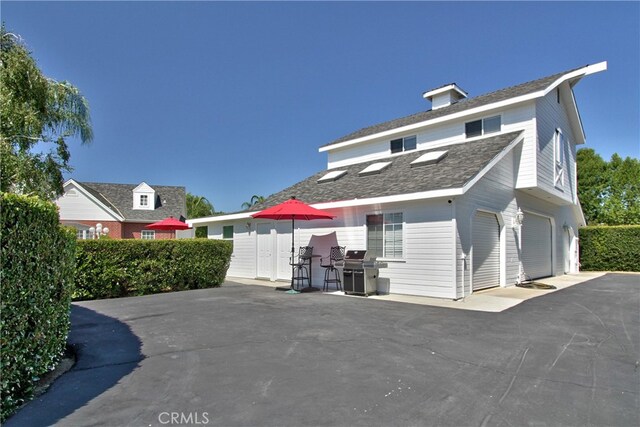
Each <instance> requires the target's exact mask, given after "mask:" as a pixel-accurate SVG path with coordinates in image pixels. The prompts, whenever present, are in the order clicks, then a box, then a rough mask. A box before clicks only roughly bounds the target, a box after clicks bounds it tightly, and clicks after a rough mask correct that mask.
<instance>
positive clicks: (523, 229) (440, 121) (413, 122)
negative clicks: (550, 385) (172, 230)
mask: <svg viewBox="0 0 640 427" xmlns="http://www.w3.org/2000/svg"><path fill="white" fill-rule="evenodd" d="M603 70H606V62H602V63H599V64H595V65H590V66H585V67H581V68H577V69H574V70H570V71H566V72H562V73H558V74H555V75H552V76H549V77H545V78H542V79H538V80H535V81H531V82H528V83H524V84H521V85H517V86H513V87H509V88H506V89H502V90H498V91H496V92H492V93H489V94H486V95H482V96H478V97H475V98H469V99H467V98H466V96H467V94H466V93H465V92H464V91H463V90H462V89H460V88H459V87H458V86H457V85H455V84H449V85H446V86H442V87H439V88H437V89H434V90H431V91H428V92H426V93H425V94H424V95H423V96H424V98H425V99H427V100H428V101H431V104H432V109H431V110H428V111H425V112H420V113H417V114H414V115H411V116H408V117H404V118H401V119H397V120H391V121H388V122H384V123H381V124H378V125H375V126H370V127H367V128H364V129H361V130H359V131H357V132H354V133H352V134H349V135H347V136H344V137H342V138H339V139H337V140H335V141H333V142H331V143H329V144H327V145H324V146H323V147H320V152H322V153H327V155H328V168H327V170H324V171H321V172H318V173H316V174H314V175H312V176H310V177H309V178H307V179H305V180H304V181H301V182H299V183H297V184H295V185H293V186H291V187H289V188H287V189H285V190H283V191H281V192H279V193H276V194H274V195H272V196H270V197H268V198H267V199H266V200H265V201H264V202H263V203H261V204H259V205H256V206H254V207H252V208H251V212H249V211H245V212H240V213H236V214H229V215H223V216H219V217H210V218H202V219H195V220H192V221H189V223H192V224H194V225H197V226H202V225H207V226H208V230H209V237H210V238H214V239H233V242H234V252H233V257H232V261H231V266H230V268H229V272H228V274H229V275H231V276H240V277H249V278H266V279H270V280H279V279H284V280H286V279H287V278H289V277H290V274H291V269H290V267H289V264H288V257H289V251H290V247H291V231H290V226H291V224H290V222H288V221H280V222H278V221H266V220H253V219H252V218H251V217H250V214H251V213H252V212H256V211H260V210H262V209H264V208H266V207H269V206H273V205H275V204H278V203H280V202H283V201H285V200H287V199H289V198H290V197H291V196H295V197H296V198H298V199H299V200H302V201H304V202H306V203H309V204H312V205H313V206H314V207H316V208H319V209H324V210H327V211H329V212H330V213H332V214H334V215H336V218H335V219H334V220H322V221H296V228H299V230H298V229H296V232H295V237H296V242H295V246H302V245H305V244H307V243H308V242H309V241H310V239H311V236H312V235H323V234H328V233H331V232H334V231H335V232H336V235H337V240H338V242H339V244H340V245H344V246H346V247H347V249H367V250H369V251H371V252H372V253H374V254H376V255H377V257H378V259H380V260H384V261H386V262H387V263H388V268H385V269H381V270H380V280H379V283H380V284H381V285H382V287H383V288H385V289H387V290H388V291H389V292H390V293H397V294H413V295H426V296H433V297H443V298H453V299H456V298H462V297H464V296H466V295H469V294H471V293H473V292H474V291H477V290H479V289H482V288H486V287H491V286H510V285H514V284H516V283H519V282H522V281H524V280H526V279H535V278H540V277H545V276H555V275H561V274H565V273H573V272H577V271H578V268H579V261H578V227H580V226H583V225H584V224H585V220H584V217H583V214H582V210H581V208H580V203H579V201H578V198H577V192H576V183H577V180H576V146H578V145H581V144H584V143H585V135H584V131H583V126H582V123H581V120H580V115H579V113H578V109H577V106H576V102H575V98H574V94H573V90H572V87H573V86H574V85H575V84H576V83H577V82H578V81H579V80H580V79H582V78H583V77H584V76H586V75H589V74H593V73H596V72H599V71H603ZM323 255H326V254H323ZM315 264H319V263H315ZM322 272H323V270H322V269H321V268H319V266H315V265H314V272H313V275H314V284H316V286H318V285H317V284H318V283H322Z"/></svg>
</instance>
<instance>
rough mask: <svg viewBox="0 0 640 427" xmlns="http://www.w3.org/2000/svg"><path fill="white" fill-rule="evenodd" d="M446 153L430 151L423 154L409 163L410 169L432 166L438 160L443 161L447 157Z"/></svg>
mask: <svg viewBox="0 0 640 427" xmlns="http://www.w3.org/2000/svg"><path fill="white" fill-rule="evenodd" d="M448 152H449V151H448V150H444V151H431V152H429V153H426V154H423V155H422V156H420V157H418V158H417V159H415V160H414V161H413V162H411V167H415V166H424V165H432V164H434V163H438V162H439V161H440V160H442V159H444V158H445V157H446V156H447V153H448Z"/></svg>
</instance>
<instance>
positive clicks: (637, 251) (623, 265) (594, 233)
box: [580, 225, 640, 271]
mask: <svg viewBox="0 0 640 427" xmlns="http://www.w3.org/2000/svg"><path fill="white" fill-rule="evenodd" d="M580 269H581V270H585V271H640V225H620V226H595V227H584V228H581V229H580Z"/></svg>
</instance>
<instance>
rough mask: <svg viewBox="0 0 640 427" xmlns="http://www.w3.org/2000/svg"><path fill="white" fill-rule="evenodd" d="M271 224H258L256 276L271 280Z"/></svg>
mask: <svg viewBox="0 0 640 427" xmlns="http://www.w3.org/2000/svg"><path fill="white" fill-rule="evenodd" d="M271 227H272V224H269V223H267V224H258V227H257V231H258V259H257V264H258V265H257V276H258V277H261V278H265V279H269V280H271V275H272V272H273V256H272V253H273V238H272V237H271Z"/></svg>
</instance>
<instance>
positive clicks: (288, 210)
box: [251, 197, 335, 289]
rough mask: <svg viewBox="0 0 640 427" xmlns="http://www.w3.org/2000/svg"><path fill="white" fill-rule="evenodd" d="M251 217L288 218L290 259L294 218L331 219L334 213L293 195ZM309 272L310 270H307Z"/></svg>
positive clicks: (293, 251) (293, 253)
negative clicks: (310, 204)
mask: <svg viewBox="0 0 640 427" xmlns="http://www.w3.org/2000/svg"><path fill="white" fill-rule="evenodd" d="M251 216H252V217H253V218H266V219H275V220H281V219H290V220H291V260H292V261H293V257H294V256H295V240H294V237H295V234H294V233H295V220H296V219H300V220H305V221H309V220H312V219H333V218H335V215H331V214H330V213H328V212H325V211H322V210H320V209H316V208H313V207H311V206H309V205H307V204H306V203H304V202H301V201H300V200H297V199H296V198H295V197H291V199H289V200H287V201H286V202H282V203H280V204H279V205H275V206H272V207H270V208H267V209H265V210H263V211H260V212H256V213H254V214H251ZM293 269H294V266H293V265H292V266H291V289H293V273H294V271H293ZM309 274H311V272H309Z"/></svg>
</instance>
